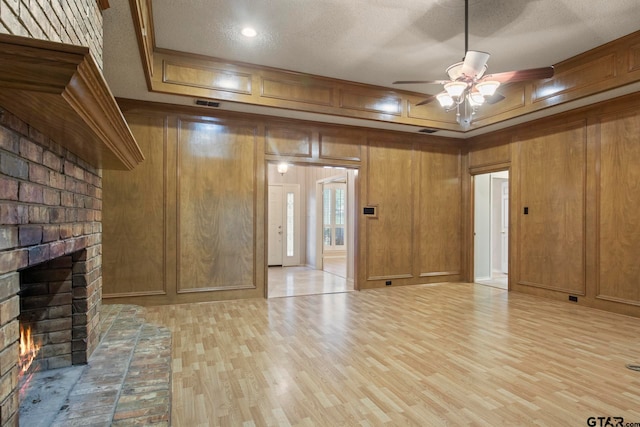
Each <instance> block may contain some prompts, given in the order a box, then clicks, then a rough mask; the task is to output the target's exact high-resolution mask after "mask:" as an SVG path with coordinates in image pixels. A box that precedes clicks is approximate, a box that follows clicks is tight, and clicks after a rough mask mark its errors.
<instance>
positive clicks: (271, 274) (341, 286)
mask: <svg viewBox="0 0 640 427" xmlns="http://www.w3.org/2000/svg"><path fill="white" fill-rule="evenodd" d="M345 269H346V264H345ZM268 280H269V289H268V291H269V298H277V297H292V296H300V295H316V294H328V293H335V292H348V291H352V290H353V284H351V285H350V284H349V282H347V279H345V278H344V277H341V276H338V275H336V274H333V273H330V272H327V271H322V270H315V269H313V268H309V267H304V266H299V267H269V271H268Z"/></svg>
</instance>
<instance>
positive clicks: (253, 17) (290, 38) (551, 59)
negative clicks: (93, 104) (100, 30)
mask: <svg viewBox="0 0 640 427" xmlns="http://www.w3.org/2000/svg"><path fill="white" fill-rule="evenodd" d="M152 8H153V17H154V25H155V38H156V46H157V47H160V48H166V49H173V50H178V51H184V52H190V53H197V54H203V55H208V56H213V57H217V58H222V59H226V60H232V61H242V62H248V63H252V64H257V65H264V66H270V67H277V68H281V69H286V70H291V71H298V72H303V73H310V74H316V75H321V76H326V77H332V78H338V79H343V80H350V81H355V82H361V83H366V84H372V85H378V86H386V87H394V86H393V85H392V84H391V82H393V81H394V80H416V79H418V80H431V79H441V78H444V77H446V75H445V73H444V70H445V68H446V67H447V66H448V65H450V64H451V63H454V62H457V61H460V60H461V59H462V57H463V56H464V0H153V4H152ZM639 17H640V0H606V1H603V0H470V1H469V49H472V50H480V51H486V52H489V53H491V58H490V60H489V64H488V65H489V72H492V73H496V72H502V71H510V70H517V69H523V68H534V67H542V66H548V65H553V64H556V63H558V62H560V61H562V60H565V59H568V58H570V57H572V56H575V55H577V54H579V53H581V52H584V51H586V50H589V49H591V48H594V47H596V46H600V45H602V44H604V43H606V42H609V41H611V40H614V39H616V38H619V37H621V36H623V35H626V34H629V33H632V32H634V31H637V30H639V29H640V21H639V19H638V18H639ZM244 26H252V27H254V28H255V29H256V30H257V31H258V36H257V37H255V38H253V39H249V38H246V37H244V36H242V35H241V34H240V30H241V29H242V28H243V27H244ZM104 73H105V76H106V78H107V81H108V83H109V85H110V87H111V89H112V91H113V92H114V95H115V96H118V97H124V98H134V99H142V100H152V101H160V102H173V103H179V104H188V105H192V104H193V99H189V98H183V97H177V96H170V95H161V94H152V93H148V91H147V89H146V83H145V80H144V75H143V72H142V66H141V61H140V56H139V51H138V48H137V44H136V37H135V34H134V30H133V23H132V18H131V12H130V10H129V2H128V1H125V0H117V1H112V2H111V8H110V9H107V10H106V11H105V12H104ZM395 88H401V89H406V90H412V91H416V92H421V93H425V94H429V93H435V92H436V91H438V90H439V89H440V88H439V87H438V86H436V87H434V86H431V85H409V86H406V85H405V86H402V87H395ZM629 90H637V87H635V86H634V87H633V88H630V89H629V88H628V89H627V91H629ZM618 92H619V91H618ZM607 96H609V95H607ZM602 97H603V96H602V95H601V96H599V97H597V98H594V99H596V100H597V99H601V98H602ZM583 102H584V101H583ZM221 107H222V108H223V109H229V110H235V111H247V112H257V113H262V114H269V115H278V116H285V117H294V118H303V119H311V120H321V121H328V122H332V123H346V124H356V125H366V126H369V127H380V128H387V129H393V130H401V131H411V132H414V131H415V130H416V127H413V126H406V125H393V124H386V123H375V122H370V121H363V120H352V119H345V118H334V117H330V116H326V115H319V114H311V113H300V112H292V111H285V110H280V109H274V108H266V107H257V106H247V105H242V104H236V103H230V102H223V103H222V105H221ZM570 107H572V106H571V105H570V106H564V107H562V108H564V109H567V108H570ZM555 111H557V109H556V110H551V111H548V112H546V113H544V114H548V113H550V112H555ZM530 117H531V116H530ZM520 121H522V119H521V120H520ZM515 122H517V120H516V121H513V122H509V123H508V124H511V123H515ZM493 128H495V126H494V127H493ZM493 128H491V127H490V128H489V129H484V130H483V131H487V130H492V129H493ZM441 134H442V135H444V136H447V135H446V132H443V133H441ZM473 135H474V133H473V132H469V133H468V134H467V135H466V136H473ZM456 136H460V135H456Z"/></svg>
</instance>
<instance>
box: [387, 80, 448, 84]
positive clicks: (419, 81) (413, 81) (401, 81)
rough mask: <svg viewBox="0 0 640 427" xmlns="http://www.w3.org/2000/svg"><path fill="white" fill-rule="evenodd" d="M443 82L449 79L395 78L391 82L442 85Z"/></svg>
mask: <svg viewBox="0 0 640 427" xmlns="http://www.w3.org/2000/svg"><path fill="white" fill-rule="evenodd" d="M445 83H449V80H397V81H395V82H393V83H392V84H394V85H412V84H429V85H431V84H433V85H436V84H438V85H443V84H445Z"/></svg>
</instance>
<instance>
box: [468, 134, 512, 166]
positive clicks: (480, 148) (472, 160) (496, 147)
mask: <svg viewBox="0 0 640 427" xmlns="http://www.w3.org/2000/svg"><path fill="white" fill-rule="evenodd" d="M509 139H510V136H509V135H505V139H503V140H500V139H498V140H496V141H487V142H488V143H484V142H483V143H482V144H479V143H475V142H474V143H472V144H471V146H470V148H469V168H470V169H477V168H482V167H485V166H492V165H497V164H503V163H509V162H511V144H509V142H510V140H509Z"/></svg>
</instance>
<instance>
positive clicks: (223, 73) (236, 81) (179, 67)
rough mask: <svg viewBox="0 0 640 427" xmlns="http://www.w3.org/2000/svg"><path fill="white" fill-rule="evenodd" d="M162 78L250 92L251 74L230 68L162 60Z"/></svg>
mask: <svg viewBox="0 0 640 427" xmlns="http://www.w3.org/2000/svg"><path fill="white" fill-rule="evenodd" d="M163 64H164V67H163V72H164V74H163V80H164V81H165V82H166V83H171V84H182V85H186V86H193V87H198V88H202V89H208V90H217V91H223V92H233V93H239V94H245V95H250V94H251V74H248V73H241V72H236V71H233V70H230V69H224V68H216V67H204V66H197V65H194V64H185V63H179V62H173V61H164V63H163Z"/></svg>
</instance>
